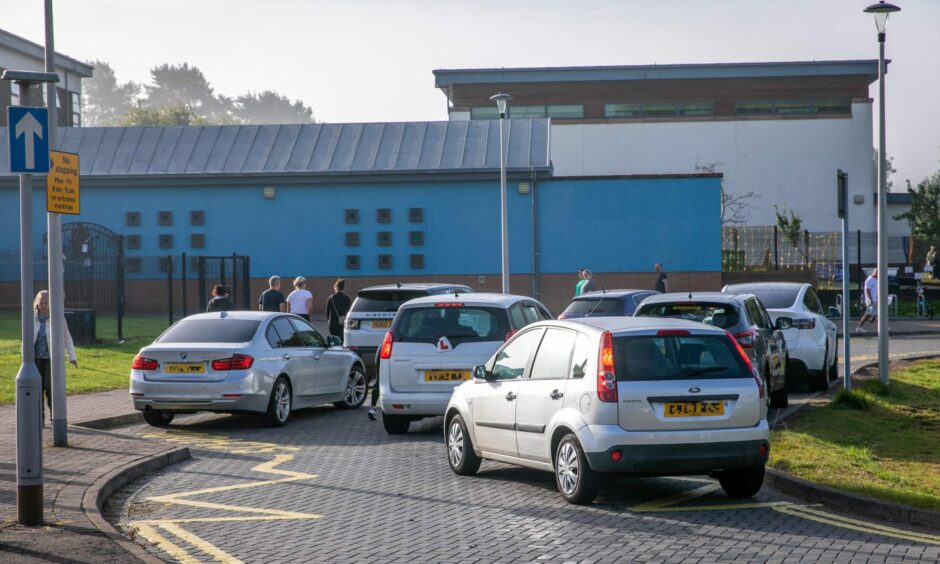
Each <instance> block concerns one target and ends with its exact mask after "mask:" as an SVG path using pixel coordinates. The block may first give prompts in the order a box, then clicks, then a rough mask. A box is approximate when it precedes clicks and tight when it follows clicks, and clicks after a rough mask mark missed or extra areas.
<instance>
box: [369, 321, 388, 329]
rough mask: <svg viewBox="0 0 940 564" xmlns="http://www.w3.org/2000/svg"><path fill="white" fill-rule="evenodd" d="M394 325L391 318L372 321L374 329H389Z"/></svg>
mask: <svg viewBox="0 0 940 564" xmlns="http://www.w3.org/2000/svg"><path fill="white" fill-rule="evenodd" d="M391 326H392V320H391V319H379V320H376V321H373V322H372V328H373V329H388V328H389V327H391Z"/></svg>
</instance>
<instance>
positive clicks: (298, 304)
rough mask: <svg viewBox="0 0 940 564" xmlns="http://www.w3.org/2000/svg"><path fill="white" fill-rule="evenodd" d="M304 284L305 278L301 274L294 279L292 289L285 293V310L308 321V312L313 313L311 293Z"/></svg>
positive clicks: (305, 283)
mask: <svg viewBox="0 0 940 564" xmlns="http://www.w3.org/2000/svg"><path fill="white" fill-rule="evenodd" d="M306 286H307V279H306V278H304V277H303V276H298V277H297V278H295V279H294V291H293V292H291V293H290V294H288V295H287V311H288V312H289V313H296V314H297V315H299V316H300V317H303V318H304V319H306V320H307V321H310V314H311V313H313V294H311V293H310V291H309V290H307V289H306Z"/></svg>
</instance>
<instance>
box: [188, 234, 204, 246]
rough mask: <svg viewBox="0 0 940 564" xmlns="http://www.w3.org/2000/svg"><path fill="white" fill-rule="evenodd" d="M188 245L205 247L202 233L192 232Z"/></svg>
mask: <svg viewBox="0 0 940 564" xmlns="http://www.w3.org/2000/svg"><path fill="white" fill-rule="evenodd" d="M189 246H190V247H192V248H194V249H204V248H206V236H205V234H203V233H193V234H192V235H190V236H189Z"/></svg>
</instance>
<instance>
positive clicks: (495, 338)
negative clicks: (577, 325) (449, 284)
mask: <svg viewBox="0 0 940 564" xmlns="http://www.w3.org/2000/svg"><path fill="white" fill-rule="evenodd" d="M551 318H552V316H551V314H550V313H549V312H548V310H547V309H546V308H545V306H543V305H542V304H540V303H539V302H537V301H536V300H534V299H532V298H528V297H525V296H514V295H511V294H482V293H481V294H476V293H471V294H460V293H455V294H447V295H443V296H428V297H424V298H417V299H414V300H411V301H409V302H407V303H405V304H404V305H402V306H401V309H399V311H398V315H396V316H395V321H394V322H393V323H392V327H391V331H389V332H388V333H387V334H386V335H385V340H384V341H383V342H382V347H381V349H380V350H379V355H378V359H379V360H378V364H379V366H378V373H379V386H380V388H379V401H380V404H379V405H380V406H381V408H382V422H383V424H384V425H385V430H386V431H387V432H388V433H389V434H399V433H406V432H407V431H408V427H409V426H410V425H411V422H412V421H417V420H419V419H422V418H424V417H432V416H436V415H443V414H444V408H446V407H447V401H448V400H449V399H450V394H451V392H452V391H453V389H454V387H455V386H457V385H458V384H460V383H461V382H463V381H465V380H469V379H470V377H471V372H472V371H473V367H474V366H477V365H479V364H482V363H484V362H486V359H488V358H490V356H492V355H493V353H494V352H495V351H496V349H498V348H499V347H500V346H502V344H503V343H504V342H505V341H506V339H508V338H509V337H511V336H512V335H513V333H515V332H516V331H518V330H520V329H522V328H523V327H525V326H527V325H529V324H530V323H534V322H536V321H540V320H544V319H551Z"/></svg>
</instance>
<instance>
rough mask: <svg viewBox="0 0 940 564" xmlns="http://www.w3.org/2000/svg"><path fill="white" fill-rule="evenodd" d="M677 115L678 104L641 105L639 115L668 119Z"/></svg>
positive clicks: (648, 103)
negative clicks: (641, 109) (641, 108)
mask: <svg viewBox="0 0 940 564" xmlns="http://www.w3.org/2000/svg"><path fill="white" fill-rule="evenodd" d="M678 114H679V106H678V104H674V103H673V104H669V103H658V102H657V103H650V102H644V103H643V111H642V112H641V115H643V116H644V117H645V116H649V117H669V116H674V115H678Z"/></svg>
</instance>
